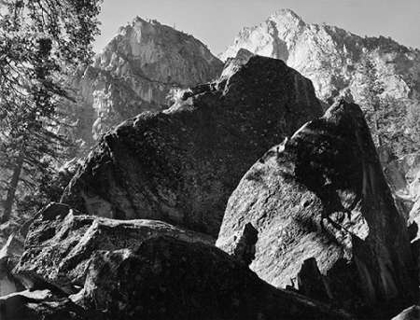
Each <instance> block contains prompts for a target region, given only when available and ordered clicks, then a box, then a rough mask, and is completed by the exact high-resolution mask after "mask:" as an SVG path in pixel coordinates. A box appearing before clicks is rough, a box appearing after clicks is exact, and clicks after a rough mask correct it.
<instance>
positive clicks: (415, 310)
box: [392, 306, 420, 320]
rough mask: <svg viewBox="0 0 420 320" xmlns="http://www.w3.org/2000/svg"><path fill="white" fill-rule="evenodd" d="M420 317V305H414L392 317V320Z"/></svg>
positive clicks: (408, 319) (407, 319)
mask: <svg viewBox="0 0 420 320" xmlns="http://www.w3.org/2000/svg"><path fill="white" fill-rule="evenodd" d="M417 319H420V307H419V306H412V307H410V308H407V309H406V310H404V311H403V312H401V313H400V314H399V315H398V316H396V317H394V318H392V320H417Z"/></svg>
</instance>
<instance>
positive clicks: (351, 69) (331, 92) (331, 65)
mask: <svg viewBox="0 0 420 320" xmlns="http://www.w3.org/2000/svg"><path fill="white" fill-rule="evenodd" d="M241 48H242V49H247V50H249V51H250V52H252V53H254V54H258V55H262V56H267V57H271V58H276V59H281V60H283V61H285V62H286V63H287V65H288V66H290V67H292V68H294V69H296V70H298V71H299V72H301V73H302V74H303V75H304V76H306V77H308V78H309V79H311V80H312V82H313V84H314V87H315V90H316V92H317V95H318V97H319V98H320V99H321V100H323V101H329V99H330V98H334V97H336V96H338V95H340V93H342V92H344V91H349V92H350V93H351V94H352V96H353V97H354V100H355V101H360V96H361V90H362V89H361V87H362V85H361V79H360V76H361V75H360V72H359V70H358V67H359V65H360V63H361V62H362V60H363V58H369V59H370V60H372V61H373V63H374V66H375V68H376V69H377V70H378V74H379V76H380V80H381V81H382V83H383V84H384V89H385V92H386V93H387V94H388V95H390V96H392V97H393V98H397V99H400V98H412V97H413V96H415V95H416V94H419V92H420V51H419V50H415V49H410V48H407V47H405V46H403V45H400V44H398V43H397V42H395V41H394V40H392V39H390V38H385V37H378V38H377V37H364V38H363V37H360V36H358V35H355V34H352V33H350V32H348V31H345V30H343V29H340V28H337V27H334V26H329V25H325V24H322V25H319V24H309V23H305V22H304V21H303V20H302V18H301V17H299V16H298V15H297V14H296V13H295V12H293V11H292V10H289V9H283V10H279V11H277V12H276V13H275V14H273V15H272V16H270V17H269V18H268V19H267V20H266V21H264V22H262V23H261V24H259V25H258V26H254V27H251V28H244V29H242V31H240V33H239V35H238V36H237V37H236V38H235V40H234V43H233V44H232V45H231V46H230V47H229V48H228V49H227V50H226V51H225V52H224V53H223V54H222V55H221V58H222V60H224V61H225V60H227V58H229V57H235V56H236V54H237V52H238V51H239V50H240V49H241ZM329 102H331V101H329Z"/></svg>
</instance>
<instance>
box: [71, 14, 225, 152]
mask: <svg viewBox="0 0 420 320" xmlns="http://www.w3.org/2000/svg"><path fill="white" fill-rule="evenodd" d="M222 67H223V63H222V62H221V61H220V60H218V59H217V58H216V57H214V56H213V55H212V54H211V52H210V51H209V50H208V48H207V47H206V46H205V45H204V44H203V43H202V42H200V41H199V40H197V39H195V38H194V37H193V36H191V35H188V34H185V33H183V32H180V31H177V30H175V29H173V28H171V27H169V26H165V25H162V24H160V23H159V22H157V21H154V20H153V21H146V20H143V19H141V18H139V17H137V18H135V19H134V20H133V21H132V22H131V23H130V24H128V25H126V26H124V27H121V28H120V30H119V32H118V34H117V35H116V36H115V37H114V38H113V39H112V40H111V41H110V42H109V44H108V45H107V46H106V47H105V48H104V49H103V50H102V52H100V53H99V54H98V55H97V56H96V57H95V59H94V63H93V64H92V65H91V66H89V67H88V68H87V69H86V70H84V71H83V72H80V74H79V75H77V76H76V77H75V80H74V86H75V87H76V88H77V89H78V99H79V102H78V104H77V105H76V106H73V113H74V118H75V119H76V120H77V124H78V127H77V134H76V137H75V139H77V138H79V139H81V142H84V143H87V144H88V145H91V144H92V143H93V141H95V140H97V139H98V138H99V136H100V135H101V134H102V133H104V132H106V131H107V130H109V129H110V128H111V127H112V126H113V125H115V124H117V123H119V122H121V121H123V120H125V119H127V118H130V117H132V116H135V115H137V114H139V113H140V112H143V111H155V110H162V109H165V108H166V107H167V106H168V102H167V96H168V94H169V92H170V90H171V89H172V88H187V87H190V86H195V85H197V84H198V83H203V82H208V81H211V80H214V79H216V78H217V77H218V76H219V75H220V72H221V70H222Z"/></svg>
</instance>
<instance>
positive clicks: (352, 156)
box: [217, 101, 418, 318]
mask: <svg viewBox="0 0 420 320" xmlns="http://www.w3.org/2000/svg"><path fill="white" fill-rule="evenodd" d="M248 223H251V224H252V225H253V226H254V227H255V228H256V229H257V231H258V241H257V243H256V245H255V259H254V261H253V262H252V264H251V269H252V270H254V271H255V272H256V273H257V274H258V275H259V276H260V277H261V278H262V279H264V280H266V281H267V282H268V283H271V284H273V285H274V286H276V287H286V286H294V287H298V282H300V284H299V288H298V289H300V288H302V291H303V292H305V293H306V294H311V293H310V292H315V295H317V296H318V297H325V296H327V297H329V299H330V300H334V301H335V302H337V303H338V304H339V305H341V306H343V307H345V308H347V309H348V310H352V311H357V312H358V313H359V315H361V316H362V317H365V318H374V317H375V316H378V317H379V318H386V317H387V316H388V317H389V315H391V314H392V312H393V311H394V310H393V309H395V310H401V309H398V308H401V307H404V306H409V305H412V304H413V303H415V301H416V298H417V290H418V287H417V283H418V281H417V278H416V272H415V265H414V263H413V258H412V255H411V251H410V241H409V236H408V232H407V227H406V224H405V219H404V217H403V216H402V215H401V214H400V213H399V212H398V211H397V209H396V207H395V205H394V201H393V198H392V195H391V192H390V190H389V187H388V185H387V184H386V181H385V178H384V176H383V173H382V169H381V166H380V163H379V159H378V156H377V154H376V151H375V147H374V145H373V143H372V139H371V136H370V133H369V130H368V127H367V125H366V123H365V121H364V119H363V114H362V112H361V110H360V108H359V107H358V106H357V105H354V104H348V103H346V102H344V101H342V102H340V103H337V104H336V105H334V106H333V107H331V108H330V109H329V110H328V111H327V112H326V114H325V115H324V116H323V117H322V118H319V119H317V120H314V121H311V122H308V123H307V124H306V125H304V126H303V127H302V128H301V129H300V130H298V131H297V132H296V133H295V134H294V135H293V136H292V137H291V138H290V140H286V141H285V142H284V143H283V144H281V145H279V146H277V147H274V148H272V149H271V150H270V151H269V152H267V153H266V155H264V156H263V157H262V158H261V159H260V160H259V161H258V162H257V163H256V164H254V166H253V167H252V168H251V169H250V170H249V171H248V173H247V174H246V175H245V176H244V177H243V179H242V181H241V182H240V184H239V186H238V187H237V189H236V190H235V192H234V193H233V194H232V196H231V198H230V199H229V203H228V206H227V209H226V213H225V216H224V220H223V224H222V227H221V230H220V234H219V238H218V240H217V246H219V247H220V248H222V249H223V250H225V251H226V252H228V253H231V254H234V252H235V249H236V247H237V244H238V241H239V239H240V238H241V237H240V235H241V234H242V233H243V229H244V227H245V225H246V224H248ZM311 258H315V259H316V265H314V261H313V262H312V263H311V265H307V266H305V261H307V260H308V259H311ZM317 268H318V269H319V271H320V272H321V274H322V275H323V278H324V279H319V276H318V273H317ZM302 269H303V270H302ZM301 270H302V271H303V273H302V272H301ZM311 274H312V275H313V277H312V279H311V276H310V275H311ZM308 277H309V278H308ZM305 278H306V279H307V280H306V281H307V282H308V283H305ZM314 283H317V284H319V287H318V288H316V289H317V290H315V291H314V290H313V287H314V286H313V284H314ZM320 292H321V293H320ZM320 295H321V296H320ZM378 311H379V313H378ZM382 312H383V313H382ZM387 312H388V313H387ZM379 314H380V316H379ZM394 314H395V313H394Z"/></svg>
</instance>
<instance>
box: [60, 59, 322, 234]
mask: <svg viewBox="0 0 420 320" xmlns="http://www.w3.org/2000/svg"><path fill="white" fill-rule="evenodd" d="M208 88H209V89H208V91H206V92H204V93H200V94H198V95H195V96H194V97H191V98H189V99H187V101H178V102H177V103H176V104H175V105H174V106H173V107H172V108H170V109H169V110H167V111H165V112H161V113H143V114H140V115H139V116H137V117H136V118H133V119H131V120H128V121H126V122H124V123H122V124H121V125H119V126H118V127H117V128H115V129H114V130H113V131H111V132H109V133H108V134H107V135H106V136H105V137H104V138H103V139H102V140H101V141H100V143H99V145H98V146H97V147H96V148H95V150H94V151H93V152H91V154H90V155H89V157H88V159H87V160H86V162H85V164H84V165H83V167H82V168H81V169H80V170H79V171H78V173H77V174H76V175H75V177H74V178H73V180H72V181H71V183H70V184H69V186H68V187H67V189H66V191H65V193H64V195H63V198H62V201H63V202H64V203H68V204H70V205H72V206H74V207H75V208H76V209H78V210H80V211H84V212H87V213H89V214H92V215H98V216H106V217H112V218H118V219H134V218H145V219H159V220H163V221H167V222H170V223H173V224H176V225H181V226H184V227H187V228H190V229H193V230H196V231H200V232H205V233H208V234H211V235H213V236H217V233H218V231H219V227H220V224H221V221H222V217H223V212H224V210H225V207H226V203H227V200H228V198H229V196H230V194H231V193H232V191H233V190H234V188H235V186H236V185H237V183H238V181H239V179H240V178H241V177H242V176H243V174H244V173H245V172H246V170H247V169H248V168H249V167H250V166H251V165H252V164H253V163H254V162H255V160H256V159H258V158H259V157H260V156H261V155H263V154H264V152H265V151H266V150H267V149H268V148H269V147H271V146H273V145H275V144H277V143H279V141H281V140H282V139H283V138H284V137H285V136H288V135H290V134H292V133H293V132H294V131H295V130H296V129H297V128H299V127H300V126H301V125H302V124H303V123H305V122H306V121H308V120H309V119H313V118H314V117H316V116H319V115H320V113H321V107H320V105H319V102H318V100H317V99H316V97H315V95H314V90H313V87H312V84H311V82H310V81H309V80H308V79H306V78H304V77H302V76H301V75H300V74H299V73H298V72H296V71H295V70H293V69H291V68H289V67H287V66H286V65H285V64H284V63H283V62H282V61H280V60H275V59H270V58H263V57H258V56H255V57H251V58H250V59H249V61H248V62H247V63H246V64H245V65H243V66H242V67H239V68H237V70H236V72H235V73H233V74H229V76H228V77H226V76H224V77H222V78H221V79H220V80H219V81H218V82H215V83H213V84H212V85H209V86H208ZM199 91H201V90H199ZM192 92H194V90H192Z"/></svg>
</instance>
